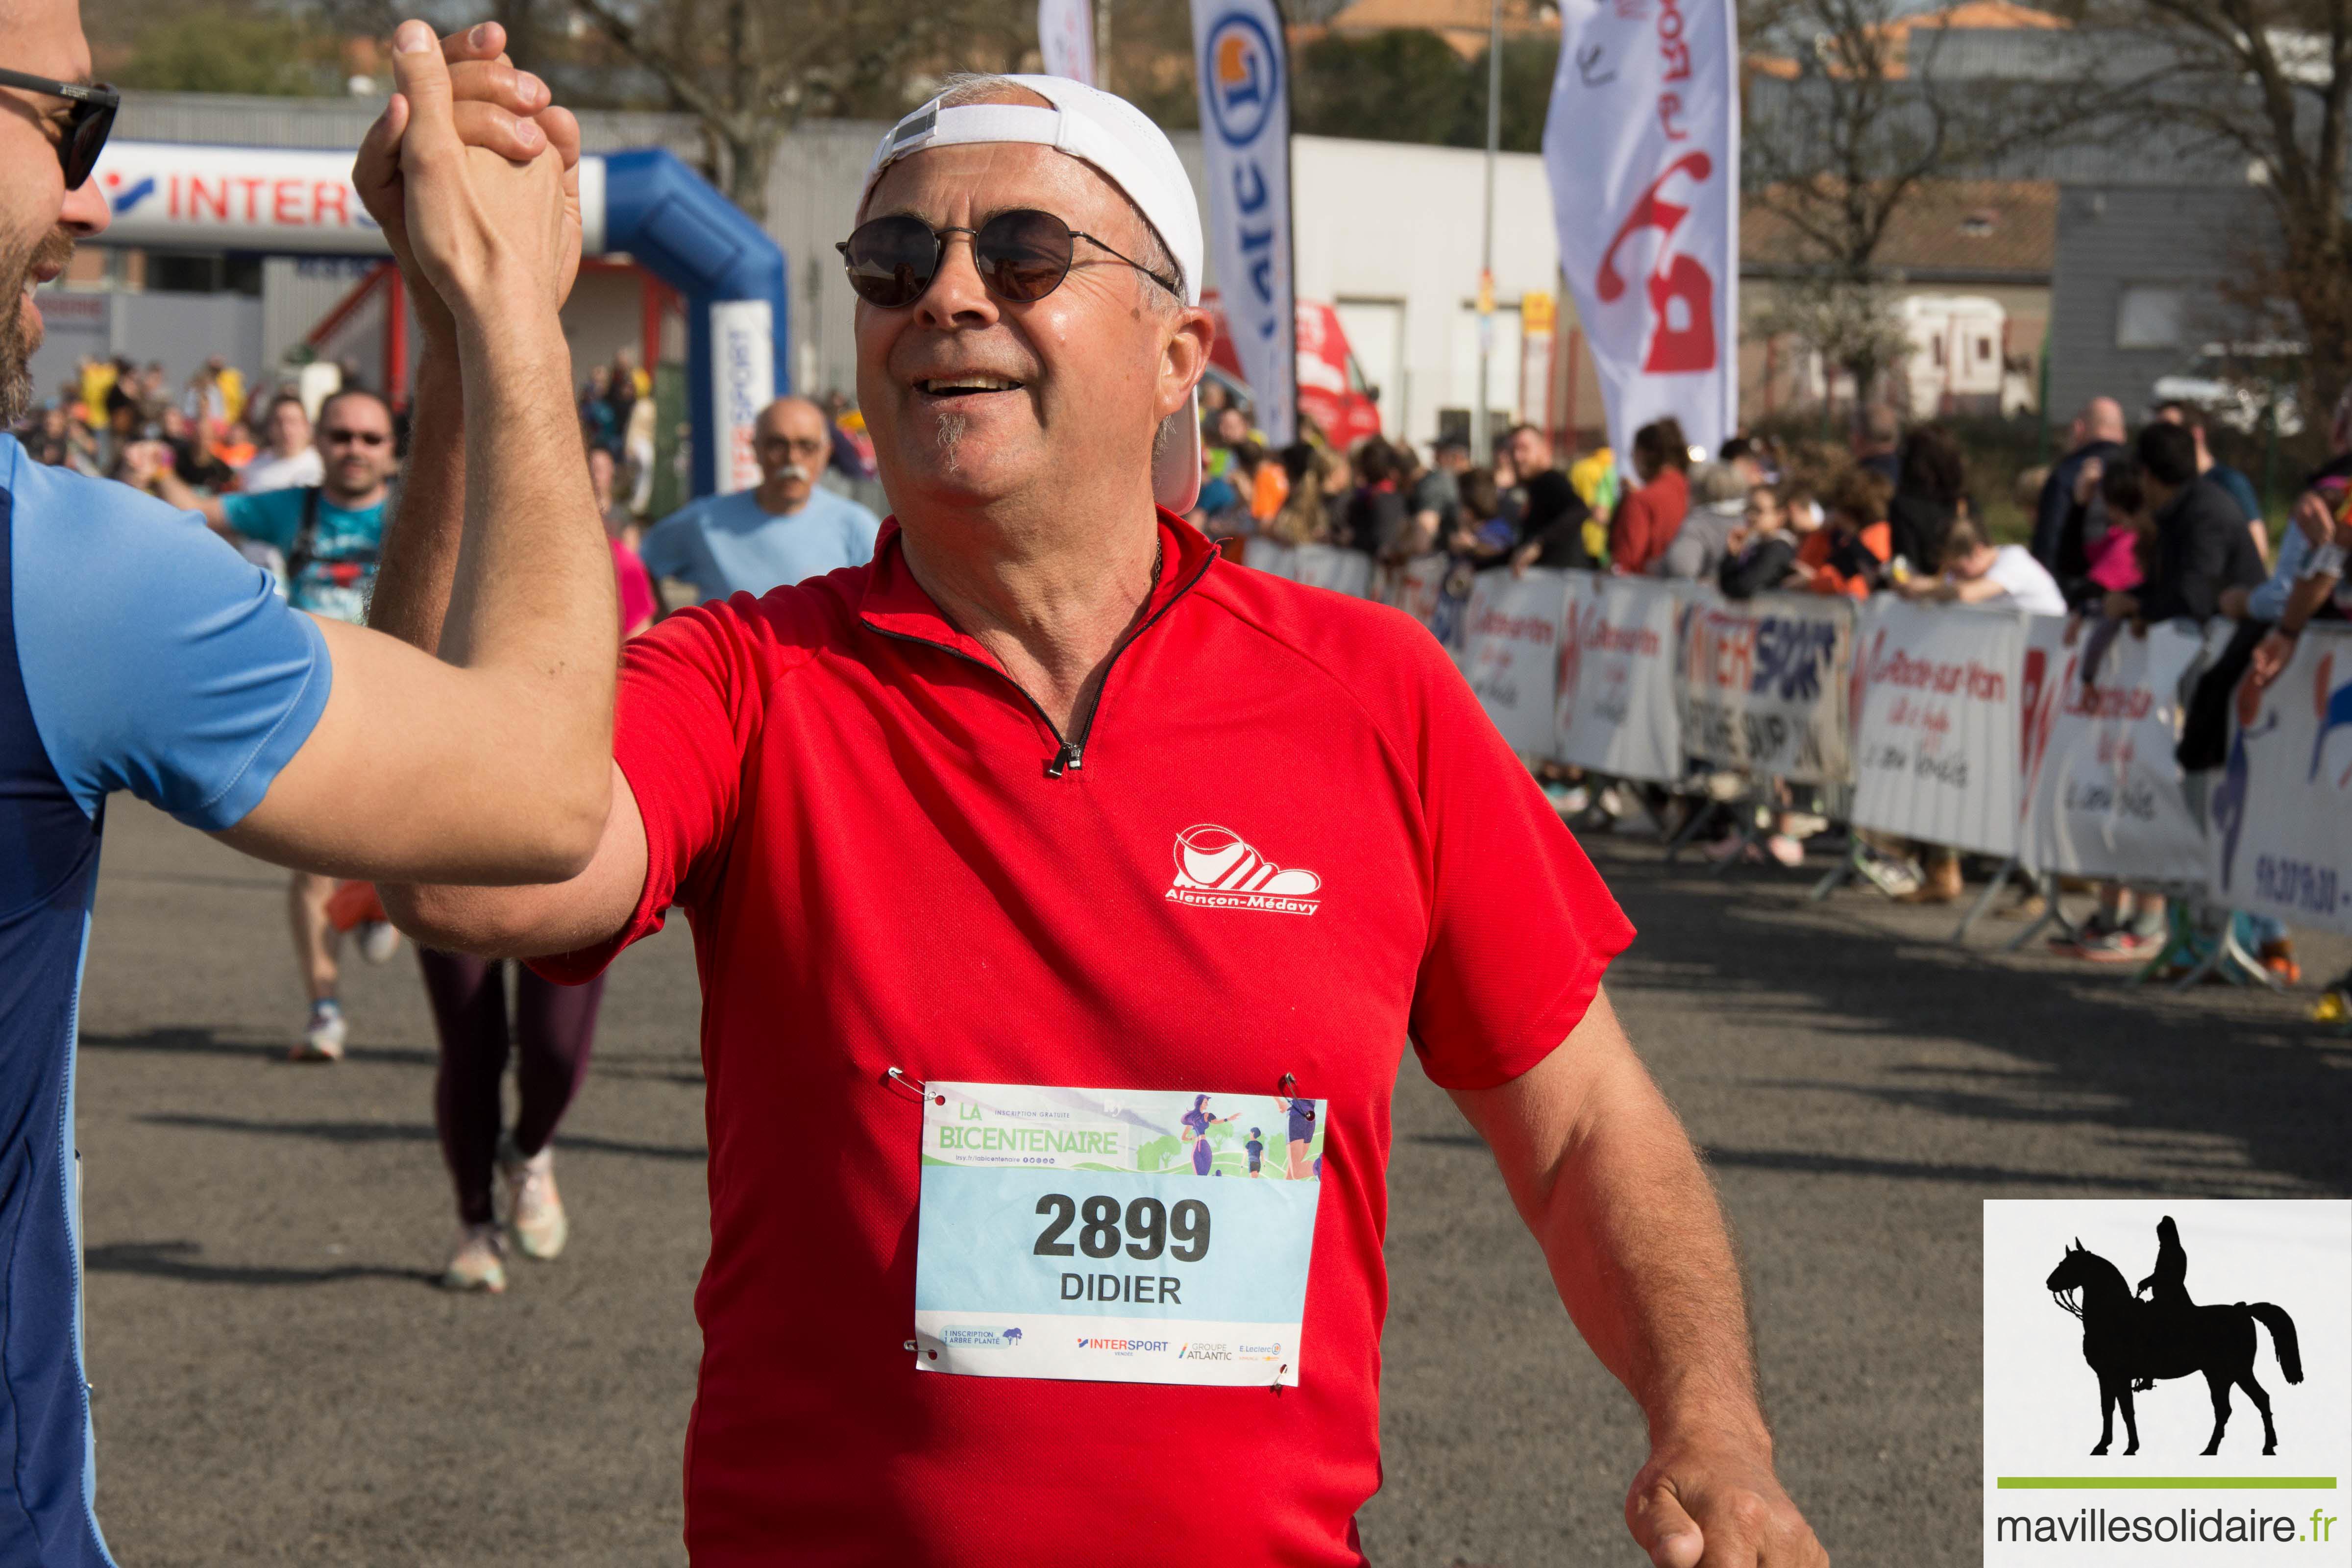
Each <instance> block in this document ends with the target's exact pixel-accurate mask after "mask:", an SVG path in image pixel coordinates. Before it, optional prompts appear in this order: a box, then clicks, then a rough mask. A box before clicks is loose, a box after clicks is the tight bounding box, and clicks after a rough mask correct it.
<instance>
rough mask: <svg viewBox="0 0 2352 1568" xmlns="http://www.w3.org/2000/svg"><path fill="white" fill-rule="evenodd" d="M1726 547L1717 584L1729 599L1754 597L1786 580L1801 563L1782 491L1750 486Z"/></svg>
mask: <svg viewBox="0 0 2352 1568" xmlns="http://www.w3.org/2000/svg"><path fill="white" fill-rule="evenodd" d="M1726 548H1727V554H1726V555H1725V556H1724V558H1723V561H1722V563H1721V564H1720V565H1718V566H1717V568H1716V586H1717V587H1719V588H1721V589H1722V590H1723V596H1724V597H1725V598H1727V599H1751V598H1754V597H1755V596H1756V595H1758V594H1760V593H1762V592H1763V591H1764V590H1766V589H1767V588H1777V587H1779V586H1780V584H1781V583H1782V582H1783V581H1784V580H1786V578H1787V577H1788V575H1789V573H1790V569H1791V568H1792V567H1794V566H1795V565H1796V563H1797V539H1796V535H1795V533H1794V531H1792V530H1791V529H1790V526H1789V508H1788V506H1787V505H1786V504H1785V503H1784V501H1783V500H1782V499H1781V496H1780V491H1778V490H1776V489H1773V488H1772V487H1771V486H1770V485H1755V486H1751V487H1750V488H1749V489H1748V505H1747V508H1746V510H1744V511H1743V512H1742V513H1741V516H1740V523H1739V527H1738V528H1737V529H1735V530H1734V531H1732V535H1731V538H1730V540H1729V541H1728V542H1727V546H1726Z"/></svg>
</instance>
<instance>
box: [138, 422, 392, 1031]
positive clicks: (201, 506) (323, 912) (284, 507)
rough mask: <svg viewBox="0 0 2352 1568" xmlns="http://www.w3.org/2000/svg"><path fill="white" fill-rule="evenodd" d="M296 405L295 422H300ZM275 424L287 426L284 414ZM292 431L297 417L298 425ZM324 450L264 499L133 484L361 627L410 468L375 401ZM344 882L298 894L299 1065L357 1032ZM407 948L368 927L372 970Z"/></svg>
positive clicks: (302, 597)
mask: <svg viewBox="0 0 2352 1568" xmlns="http://www.w3.org/2000/svg"><path fill="white" fill-rule="evenodd" d="M300 412H301V405H299V403H297V404H296V405H294V407H293V410H292V413H293V414H295V415H299V413H300ZM271 417H272V420H273V423H274V422H275V421H277V420H278V419H280V418H285V417H286V415H285V413H284V410H283V407H282V405H280V406H278V407H274V408H273V409H272V410H271ZM288 423H289V425H290V423H291V421H290V419H288ZM317 452H318V454H319V459H320V468H321V473H320V482H319V483H318V484H316V485H297V486H288V487H285V488H281V489H271V490H265V491H262V492H261V493H259V494H252V493H247V492H239V493H236V494H234V495H226V496H207V495H203V494H200V493H199V492H197V491H196V490H194V489H191V488H190V487H189V486H188V485H186V484H185V483H184V482H182V480H181V479H180V478H179V476H178V475H176V474H174V473H173V471H172V470H171V468H168V467H165V466H161V465H157V464H153V463H152V462H150V463H142V465H141V466H140V468H136V469H134V478H133V479H132V482H133V483H146V484H150V485H151V486H152V489H154V491H155V493H156V494H157V495H159V496H161V497H163V500H165V501H167V502H169V503H170V504H171V505H173V506H175V507H178V508H181V509H182V510H187V511H193V512H197V513H200V514H201V515H202V516H203V518H204V520H205V521H206V522H208V523H210V524H211V525H212V527H213V528H214V530H215V531H217V532H219V533H222V534H225V535H226V536H227V537H228V538H229V539H230V541H231V542H234V543H236V544H237V545H239V546H240V548H242V547H244V546H245V545H247V544H248V543H249V544H253V545H261V546H267V547H268V548H269V549H272V550H275V551H277V552H279V553H280V554H282V555H283V556H284V557H285V559H286V581H287V584H288V592H287V596H288V598H289V600H290V601H291V602H292V604H293V605H294V607H295V608H296V609H298V610H308V611H309V612H310V613H311V614H312V615H314V616H328V617H330V618H331V619H333V620H338V621H348V622H350V623H352V625H354V626H356V625H359V624H360V623H361V622H362V621H364V620H365V619H366V617H367V601H368V594H369V592H370V591H371V590H372V589H373V587H374V586H375V568H376V556H377V554H378V552H380V551H381V550H382V548H383V516H384V506H385V502H386V501H387V500H389V499H390V496H391V493H392V492H391V480H392V476H393V475H394V472H395V471H397V469H398V468H399V466H400V459H399V458H398V457H397V456H395V455H394V451H393V434H392V407H391V405H389V404H387V403H385V402H384V400H383V398H381V397H379V396H377V395H375V394H374V393H373V392H362V391H359V390H356V389H347V390H345V391H342V392H338V393H335V394H333V395H331V396H330V397H329V398H328V399H327V400H326V401H325V402H324V403H322V404H320V405H319V431H318V443H317ZM334 896H335V879H334V878H332V877H321V876H319V875H316V874H315V873H313V872H310V871H297V872H295V873H294V877H293V881H292V883H291V884H290V886H289V889H288V892H287V914H288V918H289V921H291V923H292V926H293V931H294V962H295V964H296V966H297V967H298V968H299V969H300V971H301V973H302V984H303V987H304V989H305V991H306V992H307V993H308V994H309V998H310V1014H309V1016H308V1017H307V1018H306V1019H305V1020H304V1022H303V1026H302V1035H301V1038H300V1040H299V1042H298V1043H297V1044H296V1045H295V1047H294V1049H293V1052H292V1057H293V1059H294V1060H296V1061H319V1062H334V1061H341V1060H342V1057H343V1043H344V1040H345V1038H346V1037H347V1036H348V1035H349V1033H350V1026H349V1025H348V1023H346V1021H345V1020H344V1017H343V1007H342V1003H341V1000H340V999H339V998H338V997H337V995H336V992H337V990H338V988H339V986H340V985H341V979H342V974H341V965H340V963H339V960H340V958H341V947H342V932H341V931H340V930H338V929H337V926H336V923H335V921H334V918H333V915H332V913H331V911H330V910H329V908H328V903H329V900H331V899H332V898H333V897H334ZM399 951H400V932H399V931H395V930H394V929H393V926H392V922H391V921H385V920H383V919H374V920H369V921H363V922H362V925H361V927H360V952H362V954H364V955H365V956H366V958H367V960H368V962H369V963H388V962H390V961H391V959H392V956H393V954H394V953H395V952H399Z"/></svg>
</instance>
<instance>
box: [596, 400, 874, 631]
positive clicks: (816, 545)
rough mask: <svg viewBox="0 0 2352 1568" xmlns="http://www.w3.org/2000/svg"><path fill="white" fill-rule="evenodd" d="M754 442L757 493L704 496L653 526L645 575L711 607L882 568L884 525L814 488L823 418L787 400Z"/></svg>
mask: <svg viewBox="0 0 2352 1568" xmlns="http://www.w3.org/2000/svg"><path fill="white" fill-rule="evenodd" d="M752 439H753V443H754V445H753V450H754V451H755V452H756V454H757V455H758V457H759V459H760V486H759V488H758V489H749V490H738V491H736V492H735V493H734V494H732V495H724V496H705V497H704V498H703V499H702V500H698V501H695V502H693V503H691V504H690V505H688V506H686V507H683V508H681V509H679V510H677V511H675V512H672V513H671V514H670V515H669V516H667V517H666V518H664V519H662V520H661V521H659V522H657V523H656V524H654V526H653V527H652V528H651V529H650V530H648V531H647V532H646V538H645V542H644V543H643V544H641V545H639V546H638V547H637V553H638V555H639V556H640V557H641V558H642V559H643V560H644V562H645V563H646V571H648V572H650V573H652V574H654V575H655V576H656V577H657V578H667V579H670V580H673V581H676V582H680V583H684V584H687V585H688V587H690V588H692V589H693V590H694V592H695V595H696V596H697V597H698V599H704V600H709V599H724V598H726V597H727V596H728V595H730V594H750V595H753V596H754V597H756V596H758V595H761V594H764V593H766V592H767V591H768V590H769V589H771V588H781V587H783V586H785V585H786V584H793V583H799V582H803V581H805V580H807V579H808V578H811V577H822V576H823V575H824V574H826V573H827V572H833V571H837V570H839V569H840V568H841V567H844V566H862V565H864V564H865V563H866V562H868V561H871V560H872V559H874V537H875V535H877V533H879V532H881V531H882V522H881V520H880V519H879V518H877V517H876V516H875V515H874V514H873V513H872V512H870V511H868V510H866V508H864V507H862V506H860V505H858V504H857V503H856V501H854V500H849V499H848V498H847V497H846V496H843V495H839V494H836V493H835V492H834V491H832V490H829V489H823V488H822V487H820V486H819V485H818V484H817V482H816V477H817V476H818V475H819V474H821V473H823V472H824V466H825V464H826V462H827V461H828V460H829V459H830V457H831V454H832V451H833V430H832V426H830V425H829V424H828V423H827V422H826V420H825V417H824V410H823V409H821V408H819V407H818V406H817V405H815V404H814V403H811V402H810V401H809V400H808V399H807V398H805V397H779V398H778V399H776V401H775V402H773V403H771V404H770V405H768V406H767V407H765V408H763V409H761V411H760V419H759V423H758V424H757V425H755V426H753V427H752Z"/></svg>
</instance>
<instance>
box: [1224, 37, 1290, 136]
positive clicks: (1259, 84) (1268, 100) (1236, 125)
mask: <svg viewBox="0 0 2352 1568" xmlns="http://www.w3.org/2000/svg"><path fill="white" fill-rule="evenodd" d="M1206 54H1207V56H1208V58H1209V62H1210V70H1211V77H1210V91H1209V117H1210V118H1211V119H1212V120H1213V121H1216V126H1217V134H1218V135H1220V136H1222V137H1223V138H1224V139H1225V142H1226V144H1227V145H1229V146H1234V147H1247V146H1248V145H1249V144H1250V143H1252V142H1255V141H1256V140H1257V137H1258V132H1261V131H1264V130H1265V117H1266V116H1267V115H1268V114H1270V113H1271V112H1273V110H1274V105H1275V101H1276V97H1277V92H1276V89H1277V87H1278V86H1279V81H1278V73H1279V71H1280V67H1279V66H1277V65H1276V58H1277V57H1276V54H1275V52H1274V40H1273V39H1271V38H1269V37H1266V35H1265V28H1264V27H1262V26H1259V25H1258V20H1257V18H1256V17H1255V16H1245V15H1244V14H1242V13H1241V12H1238V11H1232V12H1227V13H1226V14H1225V15H1224V16H1220V17H1218V18H1217V21H1216V24H1215V25H1214V26H1212V27H1211V28H1210V29H1209V47H1208V49H1207V50H1206Z"/></svg>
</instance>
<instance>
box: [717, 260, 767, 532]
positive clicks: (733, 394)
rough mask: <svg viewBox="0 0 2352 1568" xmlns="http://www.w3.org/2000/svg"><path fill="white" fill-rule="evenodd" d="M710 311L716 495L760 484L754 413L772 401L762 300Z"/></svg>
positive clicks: (757, 417) (720, 304) (726, 302)
mask: <svg viewBox="0 0 2352 1568" xmlns="http://www.w3.org/2000/svg"><path fill="white" fill-rule="evenodd" d="M709 309H710V409H711V414H712V416H713V418H714V419H715V421H716V423H717V425H718V426H719V427H718V428H717V429H716V430H714V431H713V432H712V433H711V439H712V440H713V441H715V442H717V443H718V448H717V450H718V458H719V461H718V463H717V465H716V466H715V467H714V468H713V469H712V477H713V484H712V489H714V490H716V491H717V493H719V495H732V494H734V493H735V492H736V491H737V490H748V489H752V488H753V487H754V486H756V485H757V484H759V482H760V455H759V453H758V451H757V450H755V447H756V444H757V436H756V434H755V431H754V426H757V425H758V424H759V422H760V410H761V409H762V408H765V407H766V406H768V405H769V404H771V403H772V402H774V401H775V398H776V327H775V311H774V310H773V308H772V306H770V304H769V303H768V301H767V300H716V301H714V302H713V303H712V304H711V306H710V307H709Z"/></svg>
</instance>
